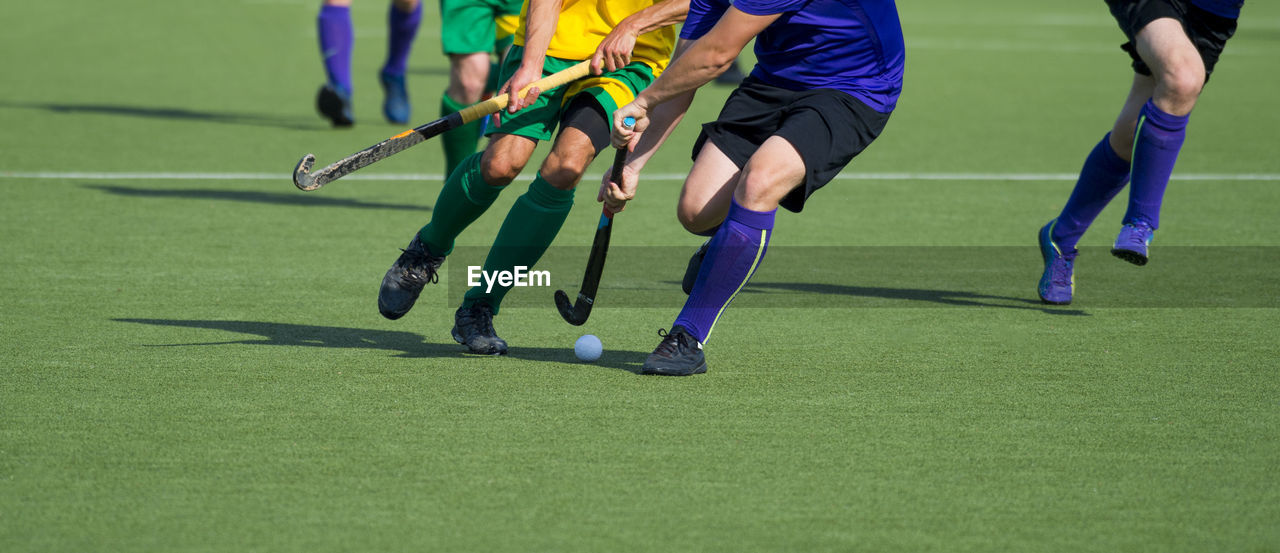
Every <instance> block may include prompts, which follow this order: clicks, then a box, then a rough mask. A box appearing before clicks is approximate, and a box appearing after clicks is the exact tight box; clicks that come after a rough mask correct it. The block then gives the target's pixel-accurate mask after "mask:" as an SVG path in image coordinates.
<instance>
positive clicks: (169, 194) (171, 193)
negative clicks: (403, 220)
mask: <svg viewBox="0 0 1280 553" xmlns="http://www.w3.org/2000/svg"><path fill="white" fill-rule="evenodd" d="M81 186H83V187H84V188H92V189H94V190H100V191H102V192H106V193H108V194H115V195H117V196H130V197H136V198H182V199H188V200H224V201H231V202H251V203H260V204H275V205H296V206H316V207H352V208H361V209H397V210H402V211H431V207H430V206H420V205H408V204H402V203H394V204H393V203H380V202H363V201H360V200H354V199H350V198H334V197H333V196H321V195H315V194H301V193H299V192H297V191H294V192H261V191H257V190H200V189H193V188H130V187H127V186H120V185H118V184H82V185H81Z"/></svg>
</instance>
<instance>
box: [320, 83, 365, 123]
mask: <svg viewBox="0 0 1280 553" xmlns="http://www.w3.org/2000/svg"><path fill="white" fill-rule="evenodd" d="M316 110H318V111H319V112H320V115H323V116H325V118H327V119H328V120H329V121H332V122H333V126H335V127H350V126H351V125H353V124H354V123H355V122H356V120H355V118H354V117H352V116H351V93H350V92H348V91H346V90H343V89H342V88H341V87H338V86H335V85H332V84H326V85H324V86H322V87H320V92H319V93H317V94H316Z"/></svg>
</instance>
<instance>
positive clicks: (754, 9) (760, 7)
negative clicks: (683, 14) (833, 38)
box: [690, 0, 810, 15]
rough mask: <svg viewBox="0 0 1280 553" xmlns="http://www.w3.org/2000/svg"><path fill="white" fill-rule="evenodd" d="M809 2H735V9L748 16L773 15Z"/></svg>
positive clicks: (771, 0)
mask: <svg viewBox="0 0 1280 553" xmlns="http://www.w3.org/2000/svg"><path fill="white" fill-rule="evenodd" d="M809 2H810V0H735V1H734V3H733V7H735V8H738V11H741V12H742V13H745V14H747V15H773V14H776V13H785V12H792V11H797V10H799V9H800V8H802V7H804V5H805V4H808V3H809ZM690 9H692V8H690Z"/></svg>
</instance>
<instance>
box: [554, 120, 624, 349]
mask: <svg viewBox="0 0 1280 553" xmlns="http://www.w3.org/2000/svg"><path fill="white" fill-rule="evenodd" d="M628 121H629V122H628V127H629V126H630V125H632V124H634V121H633V120H631V119H630V118H628ZM626 161H627V149H626V148H618V150H617V152H615V153H614V155H613V167H612V170H610V172H609V179H610V180H612V181H613V182H616V183H621V182H622V166H623V165H624V164H625V163H626ZM612 233H613V211H611V210H610V209H609V206H608V205H605V206H604V209H603V210H602V211H601V213H600V224H598V225H597V226H596V236H595V239H594V240H592V242H591V256H590V257H589V258H588V259H587V270H586V272H585V273H584V274H583V276H582V288H581V290H580V291H579V292H578V300H577V301H576V302H574V303H572V304H570V303H569V294H566V293H565V292H564V290H556V293H555V299H556V310H557V311H559V312H560V317H562V318H563V319H564V320H565V322H567V323H569V324H571V325H574V326H582V325H583V324H585V323H586V322H587V318H588V317H590V316H591V308H592V307H593V306H595V303H596V291H597V290H598V289H599V288H600V276H601V275H602V274H604V260H605V256H606V255H607V254H608V253H609V237H610V235H611V234H612Z"/></svg>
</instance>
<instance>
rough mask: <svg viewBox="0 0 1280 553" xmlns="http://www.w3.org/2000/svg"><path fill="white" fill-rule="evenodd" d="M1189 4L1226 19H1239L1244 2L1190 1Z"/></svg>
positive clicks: (1222, 0) (1239, 0) (1230, 0)
mask: <svg viewBox="0 0 1280 553" xmlns="http://www.w3.org/2000/svg"><path fill="white" fill-rule="evenodd" d="M1191 3H1192V4H1195V5H1196V6H1198V7H1199V8H1200V9H1202V10H1204V11H1207V12H1209V13H1211V14H1214V15H1217V16H1219V17H1226V18H1228V19H1240V8H1242V7H1244V0H1191Z"/></svg>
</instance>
